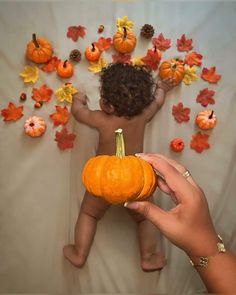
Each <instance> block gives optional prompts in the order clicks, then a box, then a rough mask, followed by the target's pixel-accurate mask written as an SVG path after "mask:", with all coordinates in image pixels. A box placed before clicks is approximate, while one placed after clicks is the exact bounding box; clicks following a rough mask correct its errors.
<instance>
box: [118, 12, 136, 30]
mask: <svg viewBox="0 0 236 295" xmlns="http://www.w3.org/2000/svg"><path fill="white" fill-rule="evenodd" d="M133 26H134V23H133V22H132V21H130V20H129V19H128V16H123V17H121V18H118V19H117V20H116V27H117V29H118V31H122V32H123V28H126V29H127V30H130V31H131V30H132V28H133Z"/></svg>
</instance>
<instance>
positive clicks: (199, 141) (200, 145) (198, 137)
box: [190, 132, 210, 153]
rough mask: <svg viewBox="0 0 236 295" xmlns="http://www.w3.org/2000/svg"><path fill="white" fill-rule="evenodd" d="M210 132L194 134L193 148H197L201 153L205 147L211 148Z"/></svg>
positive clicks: (191, 145) (191, 144)
mask: <svg viewBox="0 0 236 295" xmlns="http://www.w3.org/2000/svg"><path fill="white" fill-rule="evenodd" d="M208 138H209V135H208V134H204V133H201V132H198V133H196V134H193V135H192V140H191V142H190V147H191V149H193V150H195V151H196V152H197V153H201V152H202V151H203V150H205V149H209V148H210V145H209V143H208Z"/></svg>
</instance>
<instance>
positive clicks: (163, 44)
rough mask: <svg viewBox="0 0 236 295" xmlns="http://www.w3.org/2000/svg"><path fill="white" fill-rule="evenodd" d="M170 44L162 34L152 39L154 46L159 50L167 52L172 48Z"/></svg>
mask: <svg viewBox="0 0 236 295" xmlns="http://www.w3.org/2000/svg"><path fill="white" fill-rule="evenodd" d="M170 43H171V41H170V39H165V38H164V36H163V34H162V33H160V35H159V36H158V37H154V38H152V44H153V45H154V46H156V47H157V49H159V50H163V51H165V50H166V49H168V48H170V46H171V45H170Z"/></svg>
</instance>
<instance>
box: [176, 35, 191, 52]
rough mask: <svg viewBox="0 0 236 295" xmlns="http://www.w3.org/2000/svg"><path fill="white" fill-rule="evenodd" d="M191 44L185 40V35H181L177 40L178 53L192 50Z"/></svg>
mask: <svg viewBox="0 0 236 295" xmlns="http://www.w3.org/2000/svg"><path fill="white" fill-rule="evenodd" d="M192 42H193V40H192V39H186V37H185V34H183V35H182V36H181V38H180V39H177V49H178V50H179V51H189V50H191V49H192V48H193V46H192Z"/></svg>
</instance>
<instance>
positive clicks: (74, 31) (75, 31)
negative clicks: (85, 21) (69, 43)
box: [66, 25, 86, 42]
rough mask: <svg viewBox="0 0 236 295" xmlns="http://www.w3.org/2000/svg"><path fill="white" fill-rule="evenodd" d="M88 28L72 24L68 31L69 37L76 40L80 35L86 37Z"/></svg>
mask: <svg viewBox="0 0 236 295" xmlns="http://www.w3.org/2000/svg"><path fill="white" fill-rule="evenodd" d="M85 30H86V28H85V27H83V26H80V25H79V26H70V27H69V28H68V31H67V35H66V36H67V37H68V38H71V39H72V40H73V41H74V42H76V41H77V40H78V39H79V37H82V38H84V36H85Z"/></svg>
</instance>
